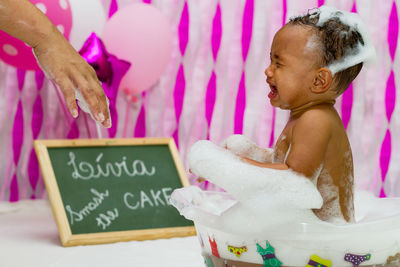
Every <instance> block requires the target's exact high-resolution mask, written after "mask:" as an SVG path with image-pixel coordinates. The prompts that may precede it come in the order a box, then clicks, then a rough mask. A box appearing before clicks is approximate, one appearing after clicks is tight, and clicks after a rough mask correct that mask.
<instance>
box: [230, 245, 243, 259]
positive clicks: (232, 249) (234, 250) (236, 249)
mask: <svg viewBox="0 0 400 267" xmlns="http://www.w3.org/2000/svg"><path fill="white" fill-rule="evenodd" d="M228 251H229V252H231V253H233V254H235V256H236V257H238V258H240V256H241V255H242V253H243V252H246V251H247V247H246V246H243V247H234V246H229V245H228Z"/></svg>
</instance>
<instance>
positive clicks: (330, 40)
mask: <svg viewBox="0 0 400 267" xmlns="http://www.w3.org/2000/svg"><path fill="white" fill-rule="evenodd" d="M339 12H340V11H339ZM318 21H319V13H318V12H311V13H310V11H309V12H308V14H306V15H303V16H298V17H293V18H290V20H289V22H288V25H303V26H310V27H311V28H312V29H313V30H314V31H315V33H316V36H317V39H319V40H318V41H319V43H320V44H321V45H320V47H319V48H320V50H321V58H320V60H319V62H318V65H320V66H321V67H323V66H328V65H329V64H331V63H332V62H335V61H337V60H340V59H342V58H343V57H344V56H346V55H347V54H348V51H350V50H352V49H357V45H358V43H361V45H364V40H363V38H362V36H361V34H360V33H359V32H358V31H357V30H356V29H354V28H351V27H350V26H348V25H346V24H343V23H342V22H341V21H340V19H339V18H338V17H333V18H330V19H329V20H327V21H326V22H325V23H323V25H321V26H319V25H317V24H318ZM362 66H363V63H362V62H361V63H358V64H357V65H354V66H351V67H349V68H347V69H344V70H342V71H339V72H337V73H336V74H335V75H334V77H333V81H334V85H335V87H336V90H337V93H338V94H342V93H343V92H344V91H345V90H346V89H347V88H348V87H349V85H350V83H351V82H352V81H353V80H354V79H355V78H356V77H357V75H358V74H359V73H360V71H361V68H362Z"/></svg>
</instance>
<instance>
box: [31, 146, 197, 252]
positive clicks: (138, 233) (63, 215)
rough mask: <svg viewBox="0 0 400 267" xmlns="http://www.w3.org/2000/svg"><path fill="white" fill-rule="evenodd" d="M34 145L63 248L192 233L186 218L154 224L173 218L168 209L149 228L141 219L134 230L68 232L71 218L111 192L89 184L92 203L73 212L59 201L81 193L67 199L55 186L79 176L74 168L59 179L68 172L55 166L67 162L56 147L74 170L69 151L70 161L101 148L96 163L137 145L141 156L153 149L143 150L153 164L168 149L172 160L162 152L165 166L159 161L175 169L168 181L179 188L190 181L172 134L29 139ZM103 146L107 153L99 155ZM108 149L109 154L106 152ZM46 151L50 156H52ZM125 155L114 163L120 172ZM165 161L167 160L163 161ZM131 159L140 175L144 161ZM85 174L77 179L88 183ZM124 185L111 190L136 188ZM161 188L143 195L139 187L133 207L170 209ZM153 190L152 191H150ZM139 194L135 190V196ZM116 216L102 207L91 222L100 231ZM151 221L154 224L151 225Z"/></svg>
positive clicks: (131, 195) (98, 179)
mask: <svg viewBox="0 0 400 267" xmlns="http://www.w3.org/2000/svg"><path fill="white" fill-rule="evenodd" d="M34 147H35V150H36V154H37V157H38V160H39V164H40V168H41V171H42V174H43V178H44V182H45V185H46V189H47V193H48V196H49V199H50V203H51V207H52V210H53V214H54V216H55V220H56V224H57V227H58V231H59V235H60V239H61V243H62V245H63V246H75V245H91V244H101V243H112V242H119V241H129V240H149V239H158V238H171V237H183V236H189V235H195V234H196V231H195V228H194V226H193V223H192V222H189V221H187V220H186V219H184V220H185V221H187V222H189V223H187V222H184V223H182V224H183V226H175V225H173V226H171V227H169V226H164V225H162V226H157V225H159V224H157V222H159V221H168V220H169V219H170V218H171V217H173V216H176V214H173V215H170V214H169V213H167V215H163V216H164V217H162V220H157V219H153V220H152V221H154V222H153V225H151V227H150V226H149V227H147V224H146V222H143V223H142V226H135V227H134V225H132V228H133V229H125V228H124V229H122V228H121V229H120V230H116V231H114V230H108V231H99V232H97V231H88V232H85V233H81V232H82V231H81V230H80V229H78V231H76V230H71V223H72V224H73V223H74V222H75V224H78V223H77V222H76V221H78V220H77V218H78V219H81V220H82V218H84V217H85V216H86V215H88V216H89V215H91V214H90V213H91V212H92V211H93V210H95V209H96V207H97V206H100V205H101V204H102V203H101V201H104V199H105V198H106V196H107V197H110V195H111V193H109V191H108V189H107V190H106V191H105V192H103V193H100V192H98V191H97V190H95V189H94V188H91V189H90V191H91V192H92V193H93V194H95V195H92V197H93V198H92V199H93V201H92V202H90V203H88V205H87V206H85V208H86V209H85V210H83V209H82V210H80V212H79V213H78V212H76V211H73V213H72V211H71V208H70V205H67V206H65V203H64V201H65V202H67V201H74V200H76V199H78V198H79V197H80V196H71V197H70V198H69V199H70V200H66V197H65V196H64V195H65V194H64V193H65V192H64V191H65V190H66V189H61V190H60V185H61V184H63V183H64V182H65V181H67V180H74V179H75V181H76V180H79V179H77V178H79V177H77V175H76V174H77V172H76V169H75V171H74V172H75V173H74V172H73V173H72V177H73V178H71V176H67V177H68V178H71V179H67V178H65V177H64V174H65V173H67V171H65V170H62V169H61V170H60V167H57V166H56V162H57V161H61V162H63V163H64V165H66V164H65V163H66V162H67V161H66V160H65V159H63V155H62V154H57V153H59V152H58V151H59V150H60V149H61V150H60V151H62V150H63V149H64V150H66V151H70V152H69V157H70V160H69V162H68V164H67V165H74V166H75V167H74V168H77V167H76V166H77V165H78V164H77V163H75V162H74V163H73V164H70V163H71V162H72V155H73V160H74V161H75V158H78V156H79V153H81V154H82V153H83V152H85V151H86V152H87V151H89V156H87V157H90V156H91V154H90V153H92V152H90V149H97V150H99V149H101V150H102V152H101V153H98V156H97V158H96V162H98V161H99V158H100V157H102V156H103V155H106V156H107V155H108V154H110V155H112V157H113V158H116V156H115V155H116V154H117V153H118V150H124V151H132V150H134V149H141V150H139V151H141V152H140V153H139V155H142V154H146V153H147V152H146V153H144V152H145V150H148V149H149V148H151V149H152V150H153V152H151V151H150V152H148V153H150V154H149V155H150V156H149V155H148V158H151V160H153V159H152V158H153V157H154V158H156V159H155V160H154V162H156V161H157V156H158V155H157V154H162V153H164V152H163V151H166V150H167V151H169V152H167V153H164V155H168V153H169V154H170V157H171V158H168V157H169V156H166V157H165V156H164V157H165V158H162V159H161V161H162V162H163V163H162V164H164V165H173V166H169V167H168V168H170V169H169V171H167V172H170V173H172V174H173V173H174V171H171V170H172V169H174V170H175V172H176V174H177V176H178V178H177V179H176V178H174V179H175V180H177V181H173V183H179V185H178V186H176V185H175V188H178V187H182V186H183V187H185V186H188V185H189V182H188V179H187V177H186V172H185V170H184V167H183V165H182V162H181V160H180V157H179V153H178V150H177V147H176V145H175V142H174V140H173V139H172V138H131V139H74V140H36V141H35V142H34ZM110 149H111V150H110ZM157 149H158V150H157ZM103 150H104V151H105V152H107V153H104V151H103ZM71 151H74V152H71ZM76 151H78V152H76ZM79 151H83V152H79ZM93 151H94V150H93ZM108 151H111V152H109V153H108ZM75 152H76V153H75ZM161 152H162V153H161ZM54 153H56V154H54ZM60 153H61V152H60ZM113 153H114V154H113ZM126 153H127V152H126ZM152 153H153V154H152ZM50 154H52V156H51V155H50ZM64 154H65V151H64ZM75 154H76V155H75ZM92 154H93V153H92ZM128 154H129V153H128ZM110 157H111V156H110ZM128 158H129V157H124V159H123V160H122V161H120V162H119V163H118V162H115V166H119V167H120V169H119V170H120V171H121V166H123V167H125V170H126V171H127V170H128V168H127V165H129V164H127V162H128V161H129V159H128ZM159 161H160V160H159ZM164 161H165V162H167V163H165V162H164ZM82 162H83V161H82ZM82 162H81V163H80V164H84V163H85V164H88V163H87V162H83V163H82ZM132 162H133V163H132V166H133V167H135V166H136V165H135V164H136V163H137V164H138V166H140V167H141V168H142V169H141V170H140V168H139V170H138V172H137V173H136V174H143V173H145V171H144V170H145V169H143V168H145V165H144V164H143V163H140V162H139V161H137V160H135V161H132ZM168 162H169V163H168ZM108 163H109V162H108ZM108 163H106V164H108ZM117 164H119V165H117ZM124 164H125V165H124ZM160 164H161V163H160ZM54 166H56V168H54ZM82 166H83V165H82ZM82 166H81V167H82ZM85 166H86V167H88V165H85ZM105 166H107V165H105ZM97 168H99V167H98V165H97ZM152 168H153V169H152V171H153V170H156V169H155V168H154V167H152ZM100 169H101V167H100ZM82 170H84V169H81V171H82ZM105 170H106V171H108V169H105ZM162 170H163V169H162ZM57 172H58V176H60V177H62V178H60V177H59V178H58V180H57V177H56V176H57V175H56V173H57ZM140 172H141V173H140ZM111 173H113V172H111ZM164 173H165V172H164ZM102 174H103V175H105V171H104V169H103V173H102ZM130 174H131V173H130ZM147 174H149V173H147ZM74 175H75V176H74ZM167 176H173V175H167ZM82 177H83V176H82ZM82 177H80V178H82ZM93 177H94V176H93ZM104 177H105V176H104ZM114 177H115V176H114ZM85 178H86V179H81V180H82V181H83V182H88V181H87V180H88V179H87V178H88V177H85ZM95 178H97V179H92V180H93V181H89V182H94V183H99V182H98V181H101V179H100V178H101V176H100V178H99V176H98V177H95ZM118 178H119V179H120V178H121V177H118ZM135 178H136V177H135ZM159 178H160V177H157V178H156V179H159ZM161 178H162V179H163V177H161ZM168 179H169V178H168ZM108 180H109V181H111V179H110V178H108ZM114 180H118V179H114ZM126 180H127V179H126ZM132 180H133V179H132ZM99 185H100V184H99ZM126 185H127V184H126V183H125V185H120V186H117V187H116V188H117V189H116V190H121V188H125V189H126V190H127V191H129V190H128V189H129V188H130V189H132V188H134V187H135V186H132V187H130V186H129V184H128V186H126ZM114 187H115V186H114ZM65 188H67V187H65ZM75 188H79V189H80V188H81V186H79V187H77V186H75ZM136 189H137V188H136ZM164 189H165V188H163V189H162V192H161V189H160V190H158V191H157V190H153V189H151V190H150V189H149V190H148V192H147V194H146V193H145V192H144V191H140V196H141V200H140V201H141V204H140V201H139V198H137V199H138V200H137V201H136V205H134V206H135V207H139V208H140V207H141V208H142V210H146V207H145V206H146V204H147V206H148V207H151V208H153V207H155V206H157V207H163V205H161V204H164V206H167V208H168V209H169V207H168V206H170V204H169V202H168V200H169V199H168V197H167V196H168V195H166V192H165V191H166V190H164ZM173 189H174V186H171V187H168V189H167V191H168V190H169V191H172V190H173ZM63 190H64V191H63ZM70 190H71V189H70ZM149 191H151V196H152V197H153V202H152V200H151V199H150V198H151V196H150V193H149ZM154 191H155V192H156V193H154ZM66 192H68V190H66ZM72 194H75V189H74V190H73V193H72ZM135 194H136V193H135ZM138 194H139V193H138ZM138 194H136V196H137V195H138ZM162 194H164V197H165V199H164V201H163V200H162V197H161V196H160V195H162ZM133 196H134V194H133V193H129V192H127V193H125V195H124V197H125V200H124V201H126V199H127V198H126V197H129V198H128V199H130V200H132V199H133ZM149 196H150V197H149ZM114 202H115V201H114ZM78 204H81V203H78ZM139 204H140V205H139ZM96 205H97V206H96ZM125 205H126V206H125V208H126V207H129V208H130V209H131V210H132V211H133V208H134V206H133V205H131V204H129V206H128V204H127V202H125ZM121 206H122V205H121ZM67 208H68V209H67ZM139 208H137V209H136V210H135V212H136V211H139ZM163 208H164V207H163ZM167 208H165V209H167ZM171 208H172V209H173V210H175V209H174V208H173V207H172V206H171ZM160 209H161V208H160ZM116 210H117V209H114V211H116ZM67 211H68V214H69V216H67ZM150 212H151V211H150ZM157 212H159V213H160V212H165V211H163V210H161V211H159V210H157ZM168 212H170V213H171V211H168ZM174 212H177V211H176V210H175V211H172V213H174ZM93 213H94V212H93ZM138 214H140V213H138ZM115 215H117V216H118V215H121V214H120V213H114V214H113V212H112V210H111V211H110V210H108V211H104V212H103V213H101V214H100V219H99V216H97V217H96V221H97V225H96V226H97V227H100V226H101V227H103V230H104V226H108V225H107V224H110V222H111V221H112V219H115ZM122 215H123V214H122ZM74 216H75V219H72V218H73V217H74ZM94 216H96V215H94ZM147 216H149V215H147ZM150 216H151V215H150ZM178 216H179V217H181V218H183V217H182V216H180V215H179V213H178ZM68 217H69V219H68ZM120 217H122V216H120ZM145 217H146V216H142V217H140V215H139V217H137V216H133V218H135V220H136V218H140V219H141V218H145ZM176 218H177V219H175V220H176V221H179V220H181V218H178V217H176ZM82 221H83V220H82ZM93 221H94V220H92V222H93ZM130 222H132V221H129V223H130ZM155 222H156V223H155ZM179 222H180V221H179ZM106 223H107V224H106ZM164 223H165V222H164ZM174 223H175V222H174ZM154 224H155V225H156V226H154ZM171 224H173V223H171ZM177 224H179V223H177ZM99 225H100V226H99ZM129 225H130V224H129ZM74 227H75V226H74ZM137 227H139V228H137ZM80 231H81V232H80ZM83 232H84V231H83Z"/></svg>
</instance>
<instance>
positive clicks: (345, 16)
mask: <svg viewBox="0 0 400 267" xmlns="http://www.w3.org/2000/svg"><path fill="white" fill-rule="evenodd" d="M317 15H319V20H318V23H317V26H323V25H324V24H325V23H326V22H327V21H328V20H330V19H335V18H337V19H339V20H340V21H341V22H342V23H343V24H345V25H348V26H349V27H350V30H354V31H358V32H359V33H360V34H361V37H362V39H363V41H364V44H361V43H358V44H357V46H356V47H355V48H353V49H348V50H347V51H346V54H345V56H344V57H343V58H341V59H340V60H337V61H334V62H332V63H330V64H329V65H328V66H327V67H328V68H329V70H330V71H331V72H332V75H334V74H335V73H337V72H339V71H342V70H345V69H347V68H349V67H352V66H355V65H357V64H359V63H361V62H363V63H370V62H372V61H373V60H374V59H375V58H376V52H375V48H374V46H373V44H372V41H371V38H370V36H369V33H368V31H367V28H366V26H365V25H364V23H363V22H362V20H361V18H360V16H359V15H358V14H357V13H352V12H346V11H341V10H338V9H336V8H334V7H330V6H321V7H320V8H318V9H317V11H316V12H315V13H313V15H312V16H317ZM312 16H311V17H312ZM343 34H347V32H343Z"/></svg>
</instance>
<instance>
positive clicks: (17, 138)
mask: <svg viewBox="0 0 400 267" xmlns="http://www.w3.org/2000/svg"><path fill="white" fill-rule="evenodd" d="M25 74H26V71H25V70H21V69H17V79H18V90H19V92H20V94H21V92H22V89H23V87H24V83H25ZM12 134H13V139H12V147H13V160H14V165H15V172H14V175H13V178H12V179H11V184H10V198H9V201H10V202H15V201H18V199H19V190H18V177H17V172H18V162H19V159H20V156H21V148H22V144H23V142H24V114H23V107H22V101H21V99H20V100H18V105H17V112H16V113H15V116H14V125H13V131H12Z"/></svg>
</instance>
